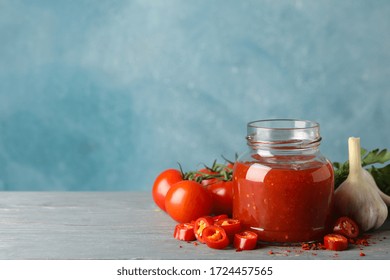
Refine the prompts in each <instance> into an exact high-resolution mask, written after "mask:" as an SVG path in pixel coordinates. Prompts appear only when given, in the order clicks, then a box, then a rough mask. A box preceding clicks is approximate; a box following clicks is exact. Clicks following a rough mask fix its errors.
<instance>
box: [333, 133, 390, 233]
mask: <svg viewBox="0 0 390 280" xmlns="http://www.w3.org/2000/svg"><path fill="white" fill-rule="evenodd" d="M348 149H349V164H350V169H349V175H348V177H347V179H346V180H345V181H344V182H343V183H342V184H341V185H340V186H339V187H338V188H337V190H336V191H335V195H334V201H335V208H336V211H338V213H339V214H340V215H345V216H349V217H351V218H352V219H354V220H355V221H356V222H357V223H358V224H359V226H360V228H361V229H362V230H363V231H367V230H370V229H377V228H378V227H380V226H381V225H382V224H383V223H384V222H385V220H386V218H387V215H388V209H387V205H386V203H385V202H384V201H383V199H382V198H381V195H380V193H379V192H378V190H379V188H378V186H377V185H376V183H375V180H374V179H373V178H372V176H371V174H370V173H369V172H368V171H366V170H365V169H364V168H363V167H362V166H361V157H360V138H354V137H350V138H349V139H348Z"/></svg>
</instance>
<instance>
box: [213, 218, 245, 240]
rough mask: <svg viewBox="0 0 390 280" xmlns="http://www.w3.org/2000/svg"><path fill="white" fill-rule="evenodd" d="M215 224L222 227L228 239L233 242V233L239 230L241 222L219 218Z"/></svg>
mask: <svg viewBox="0 0 390 280" xmlns="http://www.w3.org/2000/svg"><path fill="white" fill-rule="evenodd" d="M214 224H215V225H216V226H220V227H222V228H223V229H224V230H225V231H226V234H227V236H228V238H229V240H230V242H233V240H234V235H235V234H236V233H238V232H240V231H241V222H240V220H237V219H229V218H228V219H221V220H218V221H216V222H215V223H214Z"/></svg>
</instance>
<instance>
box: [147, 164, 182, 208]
mask: <svg viewBox="0 0 390 280" xmlns="http://www.w3.org/2000/svg"><path fill="white" fill-rule="evenodd" d="M182 180H183V177H182V174H181V172H180V171H179V170H177V169H167V170H165V171H163V172H162V173H160V175H158V176H157V178H156V180H155V181H154V184H153V190H152V195H153V200H154V202H155V203H156V204H157V206H158V207H160V208H161V209H162V210H164V211H165V196H166V194H167V192H168V190H169V189H170V188H171V187H172V186H173V185H174V184H176V183H177V182H180V181H182Z"/></svg>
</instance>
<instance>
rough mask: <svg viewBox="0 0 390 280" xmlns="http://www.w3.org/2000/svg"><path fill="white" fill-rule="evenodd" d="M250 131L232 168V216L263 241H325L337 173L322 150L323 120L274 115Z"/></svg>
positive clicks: (251, 127) (258, 123) (251, 124)
mask: <svg viewBox="0 0 390 280" xmlns="http://www.w3.org/2000/svg"><path fill="white" fill-rule="evenodd" d="M247 129H248V134H247V137H246V139H247V143H248V148H249V149H248V151H247V152H246V153H244V154H242V155H241V156H240V157H239V158H238V159H237V161H236V163H235V165H234V170H233V218H235V219H239V220H240V221H241V223H242V224H243V226H244V228H246V229H250V230H253V231H255V232H256V233H257V234H258V236H259V241H260V242H266V243H277V244H281V243H285V244H293V243H298V242H310V241H319V240H322V238H323V236H324V235H325V234H326V233H327V232H328V231H329V225H330V222H331V218H332V209H333V193H334V174H333V167H332V164H331V163H330V161H329V160H327V159H326V158H325V157H324V156H323V155H322V154H321V153H320V150H319V146H320V142H321V136H320V129H319V124H318V123H316V122H312V121H304V120H294V119H272V120H260V121H254V122H250V123H248V126H247Z"/></svg>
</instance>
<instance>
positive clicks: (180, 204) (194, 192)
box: [165, 180, 213, 223]
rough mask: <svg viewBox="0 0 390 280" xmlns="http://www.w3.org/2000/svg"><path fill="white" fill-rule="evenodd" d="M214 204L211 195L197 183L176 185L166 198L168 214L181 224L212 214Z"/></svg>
mask: <svg viewBox="0 0 390 280" xmlns="http://www.w3.org/2000/svg"><path fill="white" fill-rule="evenodd" d="M212 206H213V202H212V198H211V195H210V193H209V192H208V191H207V190H206V189H205V188H204V187H203V186H202V185H201V184H200V183H197V182H195V181H189V180H185V181H180V182H178V183H176V184H174V185H173V186H172V187H171V188H170V189H169V191H168V193H167V195H166V197H165V209H166V211H167V213H168V214H169V215H170V216H171V217H172V219H174V220H175V221H177V222H179V223H189V222H191V221H195V220H196V219H198V218H199V217H201V216H207V215H210V214H211V210H212Z"/></svg>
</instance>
